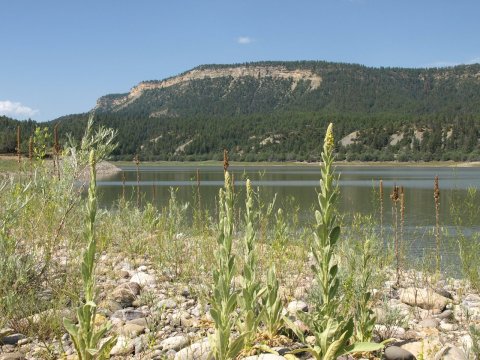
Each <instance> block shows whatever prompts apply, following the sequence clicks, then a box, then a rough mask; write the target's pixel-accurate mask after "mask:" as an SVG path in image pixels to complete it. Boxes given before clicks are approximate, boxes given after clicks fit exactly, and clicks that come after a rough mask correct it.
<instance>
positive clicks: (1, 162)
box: [0, 154, 480, 176]
mask: <svg viewBox="0 0 480 360" xmlns="http://www.w3.org/2000/svg"><path fill="white" fill-rule="evenodd" d="M24 161H28V159H27V158H22V162H24ZM49 161H50V160H47V162H49ZM103 164H104V165H103V166H99V168H98V173H99V174H102V175H109V174H111V173H112V172H119V171H122V167H130V166H132V167H135V166H136V165H135V163H134V162H133V161H105V162H103ZM105 164H108V166H105ZM320 164H321V163H320V162H311V163H309V162H297V161H286V162H275V161H274V162H242V161H231V162H230V166H231V167H282V166H283V167H316V166H319V165H320ZM99 165H101V164H99ZM334 165H335V166H342V167H343V166H344V167H385V168H393V167H398V168H402V167H412V168H419V167H429V168H457V167H458V168H477V167H480V161H472V162H454V161H431V162H413V161H412V162H397V161H371V162H362V161H351V162H348V161H336V162H335V163H334ZM139 166H140V167H153V166H162V167H207V166H214V167H217V166H218V167H223V161H216V160H206V161H141V162H140V165H139ZM103 168H105V170H106V171H103V170H104V169H103ZM112 169H114V170H112ZM18 171H19V169H18V164H17V156H16V155H5V154H0V174H2V175H3V176H8V175H12V174H15V173H17V172H18Z"/></svg>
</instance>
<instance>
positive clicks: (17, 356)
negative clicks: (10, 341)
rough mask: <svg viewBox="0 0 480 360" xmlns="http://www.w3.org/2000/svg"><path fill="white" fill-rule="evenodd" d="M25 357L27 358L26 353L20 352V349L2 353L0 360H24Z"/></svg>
mask: <svg viewBox="0 0 480 360" xmlns="http://www.w3.org/2000/svg"><path fill="white" fill-rule="evenodd" d="M24 359H25V354H22V353H21V352H18V351H15V352H12V353H8V354H3V355H0V360H24Z"/></svg>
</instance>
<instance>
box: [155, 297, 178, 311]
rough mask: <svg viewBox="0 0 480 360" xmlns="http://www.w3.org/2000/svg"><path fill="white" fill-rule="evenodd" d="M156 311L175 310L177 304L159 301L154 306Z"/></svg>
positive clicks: (169, 301)
mask: <svg viewBox="0 0 480 360" xmlns="http://www.w3.org/2000/svg"><path fill="white" fill-rule="evenodd" d="M156 307H157V308H158V309H175V308H176V307H177V302H176V301H175V300H173V299H165V300H160V301H159V302H158V303H157V306H156Z"/></svg>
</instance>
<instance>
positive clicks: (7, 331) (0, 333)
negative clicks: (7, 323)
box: [0, 328, 15, 340]
mask: <svg viewBox="0 0 480 360" xmlns="http://www.w3.org/2000/svg"><path fill="white" fill-rule="evenodd" d="M13 333H15V330H13V329H10V328H3V329H0V340H1V339H3V338H4V337H5V336H8V335H12V334H13Z"/></svg>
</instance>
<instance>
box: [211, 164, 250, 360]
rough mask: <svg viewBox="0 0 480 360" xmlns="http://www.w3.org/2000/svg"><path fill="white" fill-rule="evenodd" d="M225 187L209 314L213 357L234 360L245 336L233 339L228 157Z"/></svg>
mask: <svg viewBox="0 0 480 360" xmlns="http://www.w3.org/2000/svg"><path fill="white" fill-rule="evenodd" d="M224 164H225V167H224V169H227V170H225V187H224V188H223V189H220V192H219V227H218V232H219V234H218V238H217V245H218V248H217V251H216V253H215V260H216V264H215V268H214V270H213V295H212V297H211V299H210V303H211V306H212V307H211V309H210V314H211V316H212V318H213V320H214V323H215V333H214V335H213V337H212V338H211V339H210V342H211V345H212V354H213V356H214V358H215V359H216V360H230V359H235V358H236V356H237V355H238V354H239V352H240V351H241V350H242V348H243V345H244V341H245V336H246V335H247V334H246V333H243V334H241V335H240V336H238V337H237V338H236V339H233V338H232V329H233V327H234V325H235V323H236V320H237V315H236V312H235V309H236V307H237V304H238V298H239V295H238V291H237V290H235V289H234V288H233V287H232V282H233V277H234V276H235V257H234V255H233V253H232V244H233V221H234V219H233V203H234V194H233V189H232V180H231V177H230V174H229V172H228V158H226V161H225V163H224Z"/></svg>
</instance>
